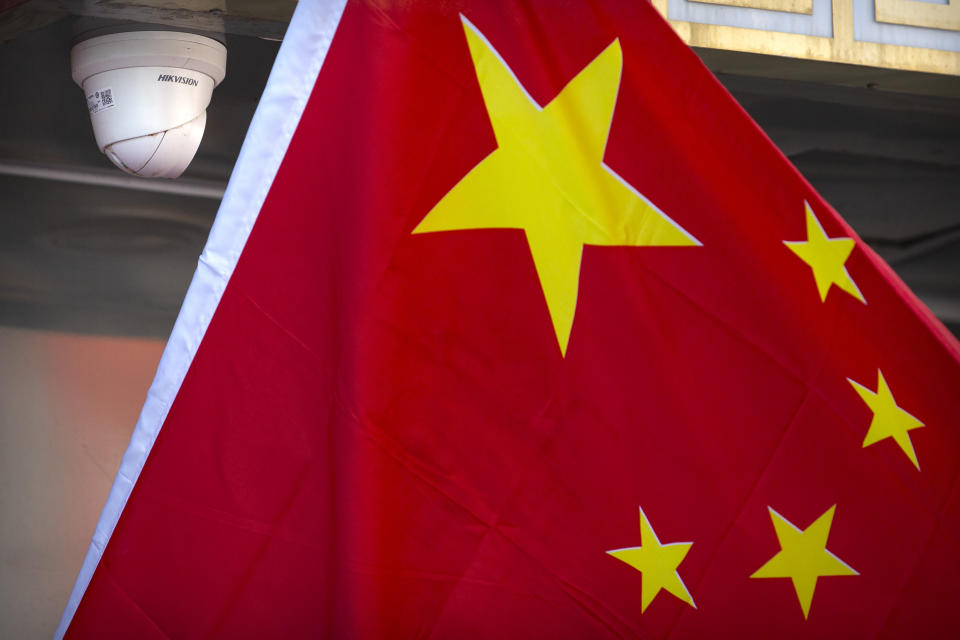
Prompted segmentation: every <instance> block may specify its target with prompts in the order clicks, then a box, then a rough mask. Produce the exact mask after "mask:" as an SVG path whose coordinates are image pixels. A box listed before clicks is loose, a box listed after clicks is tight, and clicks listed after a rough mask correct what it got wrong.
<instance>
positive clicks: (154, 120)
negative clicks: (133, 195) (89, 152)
mask: <svg viewBox="0 0 960 640" xmlns="http://www.w3.org/2000/svg"><path fill="white" fill-rule="evenodd" d="M70 62H71V67H72V71H73V80H74V82H76V83H77V84H78V85H80V87H81V88H82V89H83V92H84V94H85V95H86V98H87V109H88V110H89V111H90V121H91V123H92V124H93V135H94V138H96V141H97V146H99V147H100V151H101V152H102V153H104V154H106V156H107V157H108V158H110V161H111V162H113V164H115V165H117V166H118V167H119V168H121V169H123V170H124V171H126V172H127V173H130V174H133V175H137V176H142V177H146V178H176V177H178V176H179V175H180V174H181V173H183V171H184V170H185V169H186V168H187V165H189V164H190V161H191V160H193V156H194V154H195V153H196V152H197V147H199V146H200V139H201V138H202V137H203V129H204V125H205V124H206V121H207V111H206V109H207V105H208V104H210V97H211V95H212V94H213V88H214V87H215V86H217V85H218V84H220V82H221V81H222V80H223V77H224V75H225V74H226V68H227V50H226V48H225V47H224V46H223V45H222V44H221V43H219V42H217V41H216V40H214V39H212V38H208V37H206V36H201V35H196V34H193V33H182V32H177V31H130V32H123V33H110V34H107V35H102V36H97V37H93V38H90V39H88V40H83V41H82V42H79V43H78V44H76V45H75V46H74V47H73V49H71V51H70Z"/></svg>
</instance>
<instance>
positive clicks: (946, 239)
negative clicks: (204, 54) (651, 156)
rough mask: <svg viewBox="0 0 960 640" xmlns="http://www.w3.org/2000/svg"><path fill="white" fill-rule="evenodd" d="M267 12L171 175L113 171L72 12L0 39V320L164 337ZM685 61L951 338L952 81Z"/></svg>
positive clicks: (959, 242)
mask: <svg viewBox="0 0 960 640" xmlns="http://www.w3.org/2000/svg"><path fill="white" fill-rule="evenodd" d="M64 4H70V3H64ZM101 4H104V3H99V4H98V6H99V5H101ZM221 4H223V3H222V2H221ZM255 4H257V3H252V2H250V3H246V4H244V3H240V5H243V6H247V5H255ZM259 4H260V5H263V6H268V5H267V4H265V3H259ZM285 4H286V5H288V8H292V3H285ZM24 6H28V5H24ZM12 11H16V9H14V10H11V13H12ZM281 13H282V12H281ZM268 17H269V18H270V19H269V20H266V19H264V20H261V21H260V22H256V21H254V22H251V21H250V20H248V19H246V18H245V20H246V21H243V20H241V21H239V22H236V23H235V25H234V26H235V28H234V29H233V31H238V32H239V33H227V35H226V45H227V49H228V69H227V76H226V79H225V80H224V82H223V83H222V84H221V85H220V86H219V87H218V88H217V89H216V90H215V91H214V95H213V101H212V103H211V105H210V107H209V110H208V118H207V129H206V133H205V134H204V137H203V141H202V143H201V145H200V149H199V151H198V153H197V155H196V158H195V159H194V161H193V163H192V164H191V166H190V168H189V169H188V170H187V172H186V173H185V174H184V176H183V177H182V178H181V179H179V180H176V181H172V182H171V181H167V182H158V181H150V180H143V179H138V178H133V177H128V176H125V175H123V174H122V173H121V172H119V171H118V170H117V169H115V168H114V167H113V166H112V165H111V164H110V163H109V161H108V160H107V159H106V158H105V157H104V156H103V155H101V154H100V152H99V150H98V149H97V147H96V145H95V143H94V140H93V135H92V132H91V128H90V123H89V118H88V115H87V112H86V108H85V106H86V105H85V102H84V99H83V95H82V93H81V91H80V89H79V88H77V87H76V86H75V85H74V84H73V82H72V80H71V78H70V60H69V49H70V44H71V39H72V21H73V20H74V19H75V18H74V17H72V16H69V15H66V14H65V13H64V14H63V15H57V16H54V17H53V18H50V20H49V21H48V22H47V23H44V22H42V21H39V22H36V24H32V25H31V28H32V29H33V30H29V29H20V30H18V31H17V32H16V33H15V34H14V35H15V37H11V38H8V39H7V41H6V42H4V43H2V44H0V86H2V87H4V90H3V99H2V100H0V116H2V117H0V325H6V326H14V327H27V328H41V329H53V330H58V331H68V332H80V333H88V334H99V335H124V336H147V337H166V336H167V334H168V333H169V331H170V329H171V327H172V325H173V321H174V319H175V318H176V314H177V311H178V309H179V306H180V303H181V301H182V299H183V296H184V294H185V292H186V289H187V286H188V284H189V282H190V279H191V276H192V273H193V270H194V269H195V267H196V261H197V258H198V256H199V254H200V252H201V250H202V247H203V243H204V241H205V238H206V234H207V232H208V230H209V228H210V225H211V224H212V222H213V218H214V215H215V214H216V211H217V207H218V204H219V196H220V194H222V192H223V189H224V188H225V186H226V182H227V180H228V178H229V175H230V172H231V169H232V166H233V163H234V161H235V159H236V157H237V154H238V152H239V149H240V145H241V143H242V141H243V137H244V134H245V132H246V129H247V126H248V124H249V122H250V119H251V117H252V115H253V112H254V109H255V107H256V104H257V100H258V98H259V95H260V93H261V91H262V89H263V87H264V85H265V83H266V79H267V76H268V74H269V71H270V67H271V65H272V62H273V59H274V57H275V55H276V52H277V50H278V48H279V42H277V41H276V40H275V39H265V38H274V37H275V36H276V35H278V30H280V31H282V25H283V16H282V15H280V16H279V17H277V16H268ZM278 25H280V26H279V27H278ZM0 31H2V30H0ZM701 54H702V56H703V57H704V59H705V61H706V62H707V63H708V66H710V67H711V68H712V69H713V70H714V71H715V72H716V73H717V75H718V77H719V78H720V80H721V81H722V82H723V83H724V84H725V85H726V87H727V88H728V89H729V90H730V91H731V93H732V94H733V95H734V97H736V99H737V100H738V101H739V102H740V103H741V104H742V105H743V106H744V107H745V109H746V110H747V111H748V112H749V113H750V115H752V116H753V118H754V119H755V120H756V121H757V122H758V123H759V124H760V126H761V127H762V128H763V129H764V130H765V131H766V132H767V134H768V135H769V136H770V137H771V138H772V139H773V141H774V142H775V143H776V144H777V145H778V146H779V147H780V148H781V149H782V150H783V152H784V153H785V154H786V155H787V156H788V157H789V158H790V159H791V160H792V161H793V162H794V164H796V166H797V167H798V168H799V169H800V171H801V172H802V173H803V174H804V175H805V176H806V177H807V179H808V180H810V182H811V183H812V184H813V185H814V187H815V188H816V189H817V190H818V191H819V192H820V193H821V194H822V195H823V196H824V197H825V198H826V199H827V201H829V202H830V203H832V204H833V206H834V207H835V208H836V209H837V210H838V211H840V213H841V214H842V215H843V216H844V217H845V218H846V219H847V220H848V221H849V222H850V223H851V224H852V225H853V226H854V228H855V229H856V230H857V231H858V233H859V234H860V235H861V236H862V237H863V239H864V240H866V241H867V242H868V243H870V244H871V246H873V248H874V249H876V250H877V251H878V252H879V253H880V255H881V256H883V257H884V258H885V259H886V260H888V262H890V264H891V265H892V266H893V267H894V268H895V269H896V270H897V271H898V273H899V274H900V275H901V277H902V278H903V279H904V280H905V281H906V282H907V283H908V284H909V285H910V286H911V287H912V288H913V289H914V291H915V292H916V293H917V294H918V295H919V296H920V297H921V299H923V300H924V301H925V302H927V304H928V305H929V306H930V307H931V309H932V310H933V311H934V312H935V313H936V314H937V315H938V316H939V317H940V318H941V319H942V320H943V321H944V322H945V323H946V324H947V325H948V326H949V327H950V328H951V330H952V331H954V333H958V332H960V208H958V205H957V203H958V202H960V89H958V83H957V79H956V78H947V77H937V76H923V75H922V74H912V75H909V76H904V75H903V74H902V73H901V74H900V75H896V74H891V73H890V72H881V71H879V70H872V71H870V72H869V73H865V72H864V71H863V70H862V69H860V70H858V69H856V68H846V69H844V68H840V67H838V69H839V70H837V71H836V72H834V71H831V70H829V69H828V71H827V72H826V73H825V72H823V69H824V68H825V67H823V66H820V67H817V73H815V74H813V76H812V77H813V79H811V75H810V74H809V73H807V72H806V71H805V69H808V68H809V67H802V66H797V65H796V64H795V63H793V62H792V61H787V60H785V59H776V58H766V57H763V56H748V57H744V56H745V55H746V54H741V55H740V56H733V55H722V54H721V52H711V51H703V52H701ZM238 70H242V72H238ZM831 74H832V75H831ZM905 78H906V81H905V80H904V79H905ZM911 83H912V84H911ZM885 86H892V87H894V88H898V89H904V88H905V89H908V90H909V92H905V91H897V92H895V91H889V90H887V89H885V88H884V87H885Z"/></svg>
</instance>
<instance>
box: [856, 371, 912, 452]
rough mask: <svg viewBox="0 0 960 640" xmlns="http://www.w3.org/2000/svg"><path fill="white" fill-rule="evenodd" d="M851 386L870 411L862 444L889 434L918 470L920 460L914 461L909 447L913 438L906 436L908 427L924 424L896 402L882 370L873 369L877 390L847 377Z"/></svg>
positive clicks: (881, 438)
mask: <svg viewBox="0 0 960 640" xmlns="http://www.w3.org/2000/svg"><path fill="white" fill-rule="evenodd" d="M847 382H849V383H850V384H851V385H852V386H853V388H854V390H855V391H856V392H857V393H858V394H859V395H860V397H861V398H862V399H863V401H864V402H866V403H867V406H868V407H870V411H872V412H873V420H871V421H870V429H869V430H868V431H867V435H866V437H865V438H864V439H863V446H864V448H866V447H869V446H870V445H872V444H874V443H876V442H880V441H881V440H883V439H885V438H893V440H894V442H896V443H897V444H898V445H900V448H901V449H903V452H904V453H905V454H907V457H908V458H910V462H912V463H913V466H915V467H916V468H917V471H919V470H920V463H919V462H918V461H917V454H916V452H915V451H914V450H913V442H911V440H910V434H908V433H907V432H908V431H910V430H911V429H919V428H920V427H922V426H924V425H923V423H922V422H920V421H919V420H917V419H916V418H914V417H913V416H912V415H910V414H909V413H907V412H906V411H904V410H903V409H901V408H900V407H898V406H897V403H896V401H895V400H894V399H893V394H892V393H890V387H889V386H887V381H886V380H884V378H883V372H881V371H880V370H879V369H877V390H876V392H874V391H870V389H868V388H867V387H865V386H863V385H862V384H860V383H859V382H854V381H853V380H851V379H850V378H847Z"/></svg>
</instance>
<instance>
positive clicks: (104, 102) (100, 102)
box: [87, 87, 116, 114]
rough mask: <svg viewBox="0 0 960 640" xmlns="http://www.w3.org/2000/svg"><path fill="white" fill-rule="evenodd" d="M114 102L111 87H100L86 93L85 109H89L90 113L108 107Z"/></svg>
mask: <svg viewBox="0 0 960 640" xmlns="http://www.w3.org/2000/svg"><path fill="white" fill-rule="evenodd" d="M115 104H116V103H115V102H114V101H113V89H112V88H111V87H107V88H106V89H100V90H99V91H94V92H93V93H91V94H88V95H87V109H89V110H90V113H91V114H93V113H97V112H99V111H103V110H104V109H109V108H110V107H112V106H114V105H115Z"/></svg>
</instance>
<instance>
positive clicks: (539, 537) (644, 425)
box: [60, 0, 960, 638]
mask: <svg viewBox="0 0 960 640" xmlns="http://www.w3.org/2000/svg"><path fill="white" fill-rule="evenodd" d="M341 9H342V16H341ZM334 31H335V35H333V34H334ZM331 35H333V38H332V43H329V38H330V36H331ZM328 44H329V50H327V49H328V47H327V45H328ZM321 63H322V66H321ZM301 114H302V115H301ZM241 249H242V251H241ZM211 274H212V275H211ZM201 338H202V339H201ZM958 390H960V348H958V344H957V342H956V341H955V340H954V339H953V338H952V337H951V336H950V335H949V334H948V333H947V332H946V330H945V329H944V328H943V327H942V325H940V324H939V323H938V322H937V321H936V320H935V319H934V318H933V317H932V315H931V314H930V313H929V312H928V311H927V310H926V309H925V308H924V307H923V306H922V305H921V304H920V303H919V302H918V301H917V300H916V298H915V297H914V296H913V295H912V294H911V293H910V292H909V291H908V290H907V289H906V288H905V286H904V285H903V284H902V283H901V282H900V281H899V280H898V279H897V277H896V276H895V275H894V274H893V273H892V271H891V270H890V269H889V268H888V267H887V266H886V265H885V264H884V263H883V262H882V261H881V260H880V259H879V258H878V257H877V256H876V255H875V254H874V253H873V252H872V251H871V250H870V249H869V248H868V247H867V246H866V245H864V244H863V242H862V241H860V240H859V239H858V238H857V236H856V234H855V233H854V232H853V230H852V229H851V228H850V227H849V226H848V225H846V224H845V223H844V222H843V220H842V219H841V218H840V217H839V216H838V215H837V213H836V212H835V211H833V209H831V208H830V206H829V205H828V204H827V203H826V202H824V201H823V199H822V198H820V197H819V196H818V195H817V194H816V193H815V192H814V191H813V189H812V188H811V187H810V185H808V184H807V182H806V181H805V180H804V179H803V178H802V177H801V176H800V175H799V174H798V173H797V171H796V170H795V169H794V168H793V167H792V166H791V165H790V164H789V163H788V162H787V161H786V160H785V158H784V157H783V156H782V155H781V154H780V153H779V152H778V151H777V150H776V148H775V147H774V146H773V145H772V144H771V143H770V141H769V140H768V139H767V138H766V137H765V136H764V135H763V133H762V132H761V131H760V130H759V129H758V128H757V127H756V125H755V124H754V123H753V122H752V121H751V120H750V119H749V118H748V117H747V116H746V114H745V113H744V112H743V111H742V110H741V109H740V107H739V106H738V105H737V104H736V103H735V102H734V101H733V100H732V99H731V98H730V96H729V95H728V94H727V93H726V92H725V91H724V90H723V88H722V87H721V86H720V85H719V84H718V83H717V82H716V80H715V79H714V78H713V77H712V76H711V75H710V73H709V72H708V71H707V70H706V69H705V68H704V67H703V66H702V64H701V63H700V62H699V60H698V59H697V57H696V56H695V55H694V54H693V53H692V52H691V51H690V50H689V49H688V48H686V47H685V46H684V45H683V44H682V43H681V42H680V40H679V39H678V38H677V37H676V36H675V35H674V34H673V33H672V31H671V30H670V28H669V27H668V25H667V24H666V23H665V22H664V21H663V20H662V19H661V18H660V17H659V16H658V15H657V13H656V12H655V10H654V9H653V8H652V7H651V6H650V5H648V4H647V3H644V2H618V1H609V2H605V1H602V0H595V1H589V2H563V3H560V2H547V1H544V2H532V1H531V2H521V1H509V0H504V1H502V2H489V1H485V0H484V1H481V0H453V1H451V2H444V3H420V2H413V3H409V2H373V1H370V2H351V3H348V4H347V6H346V7H345V9H343V7H342V6H336V5H331V4H323V3H319V2H312V1H304V2H301V3H300V6H299V7H298V9H297V13H296V15H295V16H294V21H293V23H292V24H291V27H290V31H289V33H288V36H287V38H286V41H285V42H284V45H283V48H282V50H281V53H280V56H279V58H278V61H277V65H276V68H275V70H274V73H273V76H272V77H271V80H270V84H269V85H268V88H267V91H266V92H265V94H264V98H263V102H262V103H261V106H260V108H259V110H258V114H257V116H256V118H255V121H254V123H253V125H252V127H251V132H250V135H249V137H248V140H247V142H246V143H245V146H244V151H243V152H242V154H241V158H240V160H239V161H238V165H237V169H236V172H235V174H234V176H233V178H232V179H231V184H230V187H229V189H228V193H227V196H226V198H225V201H224V204H223V207H222V209H221V212H220V215H219V216H218V220H217V223H216V225H215V228H214V231H213V233H212V235H211V240H210V244H209V245H208V247H207V249H206V250H205V252H204V256H203V257H202V258H201V266H200V269H199V271H198V275H197V278H196V280H195V282H194V285H193V286H192V288H191V291H190V293H189V294H188V300H187V304H186V305H185V307H184V311H183V312H182V314H181V317H180V319H179V320H178V325H177V329H175V331H174V335H173V337H172V338H171V343H170V346H169V347H168V352H167V354H166V355H165V357H164V364H163V365H162V366H161V370H160V372H159V374H158V378H157V382H156V383H155V385H154V388H153V389H152V391H151V396H150V399H148V402H147V406H146V407H145V409H144V418H143V419H142V420H141V424H140V425H139V426H138V431H137V434H136V435H135V437H134V440H133V443H132V445H131V450H130V451H129V452H128V454H127V458H125V460H124V466H123V468H122V469H121V472H120V476H119V477H118V480H117V486H116V487H115V489H114V494H112V496H111V499H110V502H109V503H108V506H107V509H106V510H105V512H104V516H103V519H102V520H101V525H100V528H99V529H98V532H97V535H96V536H95V539H94V545H93V547H92V550H91V555H90V556H89V557H88V562H87V564H86V565H85V569H84V571H83V572H82V573H81V578H80V580H79V581H78V587H77V591H76V592H75V594H74V598H73V600H72V602H71V605H70V606H69V607H68V609H67V612H66V613H65V615H64V621H63V623H62V625H61V630H60V633H61V634H63V633H65V634H66V637H68V638H87V637H96V638H111V637H117V638H121V637H123V638H131V637H137V638H173V637H176V638H194V637H225V638H227V637H229V638H242V637H325V636H331V637H356V638H366V637H390V638H394V637H413V636H416V637H442V638H465V637H577V638H581V637H639V638H648V637H778V638H801V637H843V638H859V637H871V638H873V637H945V636H948V635H950V634H951V632H953V633H956V632H957V630H958V629H960V610H958V608H957V607H956V605H955V600H956V598H955V595H954V592H955V581H956V577H957V575H960V535H958V531H960V484H958V477H960V476H958V473H960V402H958V395H957V394H958ZM161 424H162V429H161V428H160V425H161ZM141 467H142V469H141Z"/></svg>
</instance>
